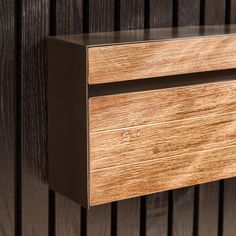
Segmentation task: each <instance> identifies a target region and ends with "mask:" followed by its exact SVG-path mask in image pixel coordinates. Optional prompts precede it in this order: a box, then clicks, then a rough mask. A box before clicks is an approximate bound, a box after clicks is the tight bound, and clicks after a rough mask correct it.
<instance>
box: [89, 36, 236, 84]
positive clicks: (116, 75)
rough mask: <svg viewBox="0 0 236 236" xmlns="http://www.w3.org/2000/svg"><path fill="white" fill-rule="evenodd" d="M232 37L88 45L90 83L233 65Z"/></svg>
mask: <svg viewBox="0 0 236 236" xmlns="http://www.w3.org/2000/svg"><path fill="white" fill-rule="evenodd" d="M235 53H236V37H235V36H234V35H225V36H211V37H206V38H205V37H204V38H192V39H188V40H184V39H182V40H181V39H178V40H173V41H160V42H149V43H139V44H138V43H134V44H126V45H113V46H103V47H92V48H89V50H88V57H89V62H88V66H89V74H88V82H89V83H90V84H99V83H109V82H117V81H127V80H135V79H143V78H152V77H161V76H170V75H178V74H187V73H195V72H203V71H214V70H223V69H230V68H231V69H232V68H235V67H236V59H235V56H234V54H235Z"/></svg>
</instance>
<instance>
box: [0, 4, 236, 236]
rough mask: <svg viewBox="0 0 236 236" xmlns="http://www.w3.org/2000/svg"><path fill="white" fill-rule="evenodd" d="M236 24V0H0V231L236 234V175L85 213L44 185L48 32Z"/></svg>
mask: <svg viewBox="0 0 236 236" xmlns="http://www.w3.org/2000/svg"><path fill="white" fill-rule="evenodd" d="M233 22H235V23H236V1H235V0H205V1H204V0H146V1H145V0H21V1H18V0H0V235H2V236H9V235H14V234H15V235H17V236H18V235H19V236H20V235H23V236H38V235H39V236H44V235H45V236H47V235H58V236H61V235H62V236H75V235H80V234H82V235H86V234H87V235H96V236H97V235H98V236H99V235H101V236H106V235H112V236H113V235H114V236H115V235H119V236H126V235H127V236H133V235H134V236H136V235H137V236H138V235H147V236H154V235H156V236H172V235H173V236H175V235H178V236H189V235H190V236H191V235H200V236H201V235H203V236H204V235H206V236H211V235H219V236H221V235H223V236H234V235H236V179H230V180H226V181H220V182H215V183H210V184H206V185H201V186H195V187H190V188H185V189H179V190H176V191H170V192H164V193H158V194H154V195H150V196H146V197H142V198H135V199H131V200H126V201H122V202H116V203H112V204H108V205H103V206H99V207H95V208H92V209H91V210H89V211H87V210H86V209H83V208H81V207H80V206H79V205H77V204H75V203H74V202H72V201H70V200H68V199H67V198H65V197H63V196H61V195H59V194H56V193H54V192H52V191H50V190H49V189H48V186H47V112H46V110H47V95H46V93H47V45H46V38H47V36H48V35H55V34H69V33H82V32H95V31H113V30H129V29H142V28H149V27H150V28H151V27H171V26H184V25H199V24H225V23H233Z"/></svg>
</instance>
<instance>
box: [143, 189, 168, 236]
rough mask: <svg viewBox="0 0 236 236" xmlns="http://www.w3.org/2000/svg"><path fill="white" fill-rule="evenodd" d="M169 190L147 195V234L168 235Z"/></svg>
mask: <svg viewBox="0 0 236 236" xmlns="http://www.w3.org/2000/svg"><path fill="white" fill-rule="evenodd" d="M168 200H169V198H168V192H163V193H156V194H152V195H148V196H147V197H146V236H154V235H158V236H167V235H168Z"/></svg>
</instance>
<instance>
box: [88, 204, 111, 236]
mask: <svg viewBox="0 0 236 236" xmlns="http://www.w3.org/2000/svg"><path fill="white" fill-rule="evenodd" d="M87 217H88V219H87V235H88V236H92V235H94V236H95V235H96V236H105V235H111V204H106V205H102V206H96V207H92V208H91V209H89V210H88V211H87Z"/></svg>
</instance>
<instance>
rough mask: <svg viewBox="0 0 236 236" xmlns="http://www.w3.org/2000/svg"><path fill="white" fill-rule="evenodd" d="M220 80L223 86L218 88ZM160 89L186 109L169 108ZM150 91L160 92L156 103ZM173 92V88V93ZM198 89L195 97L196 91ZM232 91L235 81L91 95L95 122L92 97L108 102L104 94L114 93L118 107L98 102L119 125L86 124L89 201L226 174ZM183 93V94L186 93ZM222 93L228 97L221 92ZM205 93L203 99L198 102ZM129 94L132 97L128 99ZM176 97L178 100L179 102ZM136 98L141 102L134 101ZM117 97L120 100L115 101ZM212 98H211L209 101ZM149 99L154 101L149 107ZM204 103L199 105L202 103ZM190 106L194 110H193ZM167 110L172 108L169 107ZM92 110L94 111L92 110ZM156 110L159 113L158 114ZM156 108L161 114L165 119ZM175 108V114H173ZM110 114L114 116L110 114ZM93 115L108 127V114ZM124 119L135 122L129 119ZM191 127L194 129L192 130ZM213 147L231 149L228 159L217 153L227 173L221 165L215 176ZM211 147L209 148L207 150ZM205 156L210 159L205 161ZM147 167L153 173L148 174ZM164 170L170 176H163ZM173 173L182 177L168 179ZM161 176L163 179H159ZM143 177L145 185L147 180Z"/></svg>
mask: <svg viewBox="0 0 236 236" xmlns="http://www.w3.org/2000/svg"><path fill="white" fill-rule="evenodd" d="M221 86H223V87H222V89H221ZM180 90H182V92H183V93H182V96H181V95H180V93H178V92H180ZM226 90H228V92H226ZM176 91H178V92H176ZM194 91H195V93H194ZM158 92H160V93H161V92H167V93H168V92H172V98H174V100H175V102H174V104H175V105H176V104H179V105H180V104H181V105H180V106H181V108H182V107H186V109H188V111H187V112H184V111H182V109H181V108H173V109H172V108H171V102H170V100H168V96H163V94H158ZM175 92H176V93H175ZM149 94H150V96H149ZM154 94H155V96H159V95H160V97H159V99H158V98H157V97H156V98H155V103H152V98H151V97H152V96H153V95H154ZM173 94H175V95H174V97H173ZM183 94H184V95H183ZM197 94H198V97H199V98H198V97H195V96H196V95H197ZM208 94H210V95H208ZM229 94H231V95H229ZM234 94H235V82H227V83H215V84H209V85H199V86H190V87H183V88H173V89H166V90H160V91H158V90H157V91H148V92H139V93H131V94H123V95H113V96H104V97H97V98H92V100H91V99H90V102H89V104H90V123H91V124H92V123H93V122H91V117H92V115H91V114H93V112H91V107H92V106H93V107H96V105H97V104H96V102H95V104H96V105H94V104H93V105H92V103H93V102H94V101H96V100H99V99H101V101H102V102H100V103H98V104H103V106H104V107H106V108H108V106H109V102H107V100H106V99H108V101H109V99H111V98H112V99H113V102H112V103H111V104H110V105H111V107H113V108H114V107H117V108H118V109H117V110H118V111H119V112H118V113H117V112H116V109H113V110H110V111H109V112H107V110H106V109H105V110H103V109H102V107H101V106H100V105H99V107H100V109H99V114H102V113H104V117H105V116H106V117H107V119H109V120H110V124H117V123H119V124H120V127H113V128H111V127H112V125H111V127H110V129H106V128H105V129H104V130H99V131H97V132H94V131H91V130H90V184H91V185H90V188H91V199H90V200H91V205H93V204H98V203H99V202H100V203H102V202H103V201H104V202H106V201H109V200H108V199H109V198H110V200H112V199H113V197H114V199H113V200H118V199H124V198H126V197H134V196H138V195H144V194H149V193H153V192H158V191H163V190H169V189H172V188H175V187H177V186H178V187H184V186H188V185H194V184H199V183H203V182H209V181H213V180H217V179H221V177H222V176H224V175H225V177H231V176H230V175H234V170H233V169H234V168H233V167H232V166H231V167H230V165H229V162H231V161H232V155H231V151H232V150H233V149H234V148H235V147H234V145H235V144H236V136H235V129H234V127H236V123H235V117H236V113H235V108H234V104H235V98H234ZM143 95H144V96H145V98H142V99H141V100H139V98H140V97H139V96H143ZM228 95H229V96H228ZM185 96H186V98H187V99H186V98H184V97H185ZM208 96H209V97H208ZM212 96H213V97H214V96H215V98H213V97H212ZM224 96H226V97H225V98H224ZM227 97H228V98H227ZM203 98H204V103H202V102H201V99H203ZM132 99H133V101H131V100H132ZM178 99H180V100H181V103H177V100H178ZM185 99H186V103H185V101H184V100H185ZM93 100H94V101H93ZM138 100H139V101H142V102H141V103H136V102H137V101H138ZM127 101H128V102H127ZM145 101H147V104H145ZM163 101H164V102H163ZM208 101H209V102H208ZM223 101H224V102H225V104H224V105H219V107H218V108H217V105H216V104H220V103H221V102H223ZM119 102H120V104H123V106H122V105H121V106H119ZM143 102H144V104H143ZM211 102H213V103H212V105H211ZM127 104H129V105H130V106H132V107H133V109H129V113H127V112H126V111H125V109H127V107H126V106H127ZM152 104H154V106H153V107H152ZM167 104H168V105H167ZM187 104H189V105H187ZM203 104H204V105H203ZM199 105H200V107H199ZM202 105H203V107H201V106H202ZM157 106H158V107H157ZM146 107H147V110H146V109H145V108H146ZM155 107H156V108H155ZM166 107H168V111H167V112H165V111H163V110H162V109H163V108H164V109H165V108H166ZM136 108H137V109H138V110H136ZM108 109H109V108H108ZM156 109H157V110H156ZM145 110H146V112H145ZM194 110H196V111H197V114H195V115H194ZM140 111H142V112H140ZM149 111H152V114H153V116H152V115H149V114H150V112H149ZM169 111H171V112H170V113H169ZM172 112H173V113H172ZM192 112H193V113H192ZM202 112H203V113H202ZM190 113H192V118H191V115H190V116H189V114H190ZM204 113H205V115H204ZM206 113H207V114H206ZM95 114H97V113H96V112H95ZM136 114H138V115H136ZM155 114H157V116H156V117H155ZM159 114H162V115H163V117H162V118H163V120H162V119H161V118H160V116H159ZM175 114H177V116H176V117H175ZM165 115H166V117H165ZM112 117H116V118H115V119H114V120H113V119H112ZM146 117H148V121H146V122H144V119H145V118H146ZM169 117H172V120H169ZM117 118H118V119H119V120H118V121H117ZM143 118H144V119H143ZM95 120H96V124H98V123H99V121H101V122H104V123H105V124H107V127H108V125H109V122H106V119H98V118H96V119H95ZM126 121H129V122H131V123H132V122H133V123H132V125H129V124H128V123H127V122H126ZM91 127H92V125H91ZM192 130H194V132H191V131H192ZM136 147H139V148H138V149H137V148H136ZM157 147H158V148H157ZM228 147H229V148H228ZM221 148H222V149H221ZM124 150H125V151H124ZM216 150H218V153H221V152H223V153H227V150H228V151H229V155H226V156H225V158H226V159H225V160H224V159H221V161H222V166H224V168H226V169H227V170H228V171H229V173H227V171H226V172H225V171H223V172H221V173H218V174H219V176H218V177H217V175H215V174H216V173H214V171H216V170H213V169H214V168H212V167H211V165H212V164H213V163H214V164H213V165H215V163H217V159H216V156H214V153H215V152H216ZM211 152H212V154H210V153H211ZM147 154H148V155H147ZM209 155H212V158H211V159H210V160H209V159H208V158H209ZM167 156H168V157H167ZM217 156H218V155H217ZM157 157H158V158H157ZM187 158H188V159H187ZM191 159H192V160H191ZM186 160H188V161H186ZM200 160H201V161H202V163H200ZM208 161H209V163H207V162H208ZM180 163H181V164H182V167H181V166H180ZM203 163H207V165H206V166H205V167H204V166H203V165H204V164H203ZM218 164H219V163H218ZM166 165H168V166H169V168H167V166H166ZM171 165H173V166H175V168H174V169H173V170H171V168H172V167H171ZM178 166H179V167H178ZM131 167H132V171H129V175H127V174H125V173H126V172H125V170H126V171H127V169H128V168H131ZM166 168H167V169H166ZM211 168H212V170H211ZM215 168H216V166H215ZM222 168H223V167H222ZM228 168H229V169H228ZM146 171H147V172H146ZM192 171H193V172H192ZM195 171H197V172H199V178H198V177H197V176H194V174H193V173H196V172H195ZM208 171H209V173H211V171H213V175H212V176H211V175H210V174H209V173H207V172H208ZM145 172H146V173H152V174H150V175H147V174H145ZM158 173H159V174H158ZM160 173H163V175H161V174H160ZM182 174H183V176H182V177H181V175H182ZM174 175H176V176H174ZM221 175H222V176H221ZM164 176H166V177H167V179H168V181H167V180H164V178H165V177H164ZM220 176H221V177H220ZM172 177H173V178H177V177H178V178H179V181H180V182H178V181H175V184H174V185H172V184H171V180H170V179H171V178H172ZM162 178H163V179H162ZM169 178H170V179H169ZM155 179H158V182H157V181H156V182H155ZM162 181H164V182H163V183H162ZM147 182H148V183H149V185H148V186H146V185H145V183H147ZM166 183H168V184H166ZM117 184H118V185H119V187H118V186H117V190H118V192H117V190H116V185H117ZM169 184H170V185H172V187H170V185H169ZM138 186H140V187H138ZM167 186H168V187H167ZM105 188H108V189H109V190H110V191H109V192H108V191H107V195H106V196H103V194H102V193H103V191H105ZM102 196H103V197H104V198H102Z"/></svg>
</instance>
